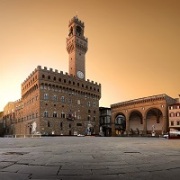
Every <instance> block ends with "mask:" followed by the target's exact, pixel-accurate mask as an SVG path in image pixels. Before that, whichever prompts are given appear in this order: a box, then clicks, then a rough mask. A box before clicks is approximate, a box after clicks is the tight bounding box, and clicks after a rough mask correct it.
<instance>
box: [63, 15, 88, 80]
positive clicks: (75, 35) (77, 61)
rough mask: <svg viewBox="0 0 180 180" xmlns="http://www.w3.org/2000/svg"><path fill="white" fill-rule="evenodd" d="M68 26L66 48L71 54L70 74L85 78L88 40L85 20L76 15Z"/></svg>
mask: <svg viewBox="0 0 180 180" xmlns="http://www.w3.org/2000/svg"><path fill="white" fill-rule="evenodd" d="M68 28H69V34H68V37H67V39H66V48H67V52H68V54H69V74H70V75H73V76H76V77H78V78H79V79H83V80H85V73H86V71H85V54H86V52H87V49H88V48H87V44H88V41H87V38H85V37H84V22H82V21H80V20H79V19H78V18H77V16H75V17H73V18H72V19H71V20H70V21H69V26H68Z"/></svg>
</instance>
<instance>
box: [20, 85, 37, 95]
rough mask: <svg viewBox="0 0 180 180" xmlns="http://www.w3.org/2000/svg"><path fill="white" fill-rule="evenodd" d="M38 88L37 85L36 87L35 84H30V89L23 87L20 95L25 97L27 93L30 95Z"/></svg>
mask: <svg viewBox="0 0 180 180" xmlns="http://www.w3.org/2000/svg"><path fill="white" fill-rule="evenodd" d="M38 89H39V87H38V85H37V84H36V85H34V86H32V87H31V88H30V89H28V90H27V91H25V90H24V88H23V91H22V97H23V98H25V97H27V96H28V95H30V94H31V93H33V92H34V91H36V90H38Z"/></svg>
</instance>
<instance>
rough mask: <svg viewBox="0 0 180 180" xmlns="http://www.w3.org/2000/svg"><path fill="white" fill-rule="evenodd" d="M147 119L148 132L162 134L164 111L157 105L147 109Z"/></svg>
mask: <svg viewBox="0 0 180 180" xmlns="http://www.w3.org/2000/svg"><path fill="white" fill-rule="evenodd" d="M145 119H146V124H147V133H152V131H153V130H154V131H155V132H156V133H158V134H161V132H162V130H163V112H162V111H161V110H160V109H159V108H157V107H151V108H149V109H147V110H146V113H145Z"/></svg>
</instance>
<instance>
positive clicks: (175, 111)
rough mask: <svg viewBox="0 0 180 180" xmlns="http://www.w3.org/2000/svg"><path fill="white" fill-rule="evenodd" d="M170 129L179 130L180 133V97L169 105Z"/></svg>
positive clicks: (171, 130)
mask: <svg viewBox="0 0 180 180" xmlns="http://www.w3.org/2000/svg"><path fill="white" fill-rule="evenodd" d="M169 131H170V132H173V131H174V132H176V131H179V135H180V99H176V102H175V103H173V104H171V105H169ZM174 134H175V133H174Z"/></svg>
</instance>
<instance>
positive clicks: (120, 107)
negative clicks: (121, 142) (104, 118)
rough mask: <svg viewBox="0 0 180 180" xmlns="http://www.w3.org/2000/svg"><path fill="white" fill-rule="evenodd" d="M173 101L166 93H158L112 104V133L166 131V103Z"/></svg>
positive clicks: (158, 132) (160, 132)
mask: <svg viewBox="0 0 180 180" xmlns="http://www.w3.org/2000/svg"><path fill="white" fill-rule="evenodd" d="M174 101H175V100H174V99H173V98H171V97H169V96H167V95H166V94H160V95H154V96H149V97H145V98H139V99H135V100H130V101H126V102H120V103H117V104H112V105H111V112H112V134H113V135H119V134H151V133H153V132H154V134H156V135H157V134H159V135H160V134H164V133H166V132H167V131H168V105H169V104H171V103H173V102H174Z"/></svg>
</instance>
